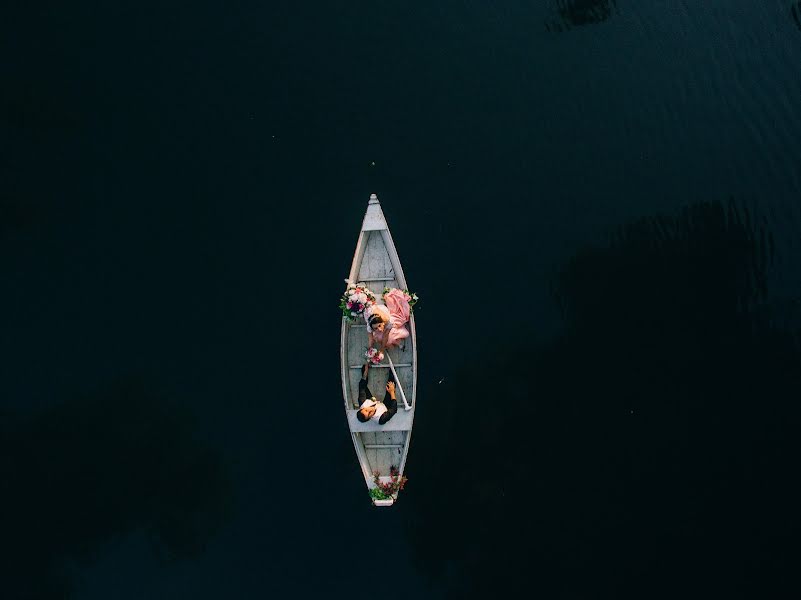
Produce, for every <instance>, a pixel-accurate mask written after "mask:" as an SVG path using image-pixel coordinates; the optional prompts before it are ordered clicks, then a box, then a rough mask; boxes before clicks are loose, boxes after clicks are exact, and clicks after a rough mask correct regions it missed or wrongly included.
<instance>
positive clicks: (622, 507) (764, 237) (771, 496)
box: [405, 203, 801, 598]
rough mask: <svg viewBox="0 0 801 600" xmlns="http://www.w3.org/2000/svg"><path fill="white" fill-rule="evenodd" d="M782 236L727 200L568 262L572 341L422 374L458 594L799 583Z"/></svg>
mask: <svg viewBox="0 0 801 600" xmlns="http://www.w3.org/2000/svg"><path fill="white" fill-rule="evenodd" d="M773 254H774V249H773V242H772V235H771V232H770V231H769V230H768V227H767V225H766V224H765V223H764V221H762V220H761V219H759V218H757V217H755V216H753V215H750V214H748V213H747V212H745V211H741V210H738V209H737V208H736V207H735V205H734V204H728V205H724V204H716V203H713V204H698V205H694V206H691V207H689V208H688V209H686V210H685V211H683V212H682V213H681V214H679V215H677V216H674V217H658V218H653V219H645V220H641V221H638V222H635V223H631V224H629V225H627V226H625V227H623V228H621V229H620V231H619V234H618V235H617V236H616V237H615V239H614V240H613V241H612V242H611V243H610V244H609V245H608V246H607V247H596V248H589V249H586V250H584V251H582V252H580V253H579V254H577V255H576V256H574V257H573V258H572V259H571V260H570V261H568V262H567V264H565V265H564V266H563V268H562V269H561V271H560V272H559V274H558V276H556V277H555V280H554V284H553V285H554V297H555V299H556V300H557V302H558V303H559V305H560V306H561V307H562V311H563V315H564V320H565V328H564V332H563V334H562V335H561V336H560V337H559V338H558V339H555V340H553V341H552V342H551V343H549V344H548V345H547V346H545V347H540V348H532V347H499V348H487V351H486V355H485V358H484V360H483V361H481V362H479V363H477V364H470V365H466V366H465V368H464V369H463V372H462V373H461V374H460V376H459V377H456V378H454V381H455V382H454V383H451V384H450V385H442V386H436V389H431V390H423V391H422V392H421V393H423V394H424V396H426V395H427V396H430V397H432V398H436V400H437V401H436V403H432V404H431V405H432V406H434V405H435V406H436V414H428V415H426V414H421V415H420V419H419V425H418V429H419V430H420V431H419V434H418V435H417V436H416V440H415V446H416V448H415V454H414V457H426V459H425V460H426V462H425V464H422V463H421V464H417V463H415V464H412V465H410V471H413V472H414V473H415V480H414V482H415V486H416V489H417V490H418V492H417V493H410V494H409V495H408V496H407V497H406V499H405V502H407V503H408V504H410V505H412V506H410V509H411V511H412V512H413V513H415V514H417V515H419V518H418V519H417V520H415V521H413V522H412V523H411V524H410V525H409V528H408V529H409V536H410V539H411V541H412V543H413V544H414V546H415V547H416V553H417V554H416V556H417V558H418V561H419V562H418V566H419V568H420V569H421V570H422V571H424V572H425V573H428V574H429V575H430V576H431V577H434V578H436V577H440V578H443V579H445V580H447V582H446V583H447V587H448V588H450V589H453V590H455V591H454V597H460V595H461V594H462V592H464V591H465V590H470V593H471V594H473V595H476V596H479V595H481V594H490V593H494V594H497V593H498V592H499V589H506V588H508V589H509V590H513V589H532V591H534V592H540V593H542V594H543V595H544V597H571V598H573V597H576V598H578V597H624V596H626V595H628V593H632V594H633V595H637V594H635V593H634V591H635V590H636V591H637V593H639V594H640V596H639V597H655V596H656V597H659V596H661V595H665V596H670V595H675V593H676V592H678V591H679V590H683V592H684V595H687V594H686V592H687V589H688V587H689V586H692V590H693V593H692V594H690V595H691V596H693V597H699V596H704V595H706V597H712V596H721V595H727V596H735V597H739V596H740V595H741V594H744V595H756V594H755V592H756V590H757V589H760V590H761V591H762V592H764V591H766V590H765V587H767V588H769V589H774V588H775V590H782V589H784V590H786V589H788V588H787V586H790V585H792V584H791V581H790V577H791V575H790V573H791V571H792V570H791V569H784V568H783V566H782V565H783V562H782V561H784V560H787V557H788V556H792V555H793V550H792V549H791V548H789V547H788V543H789V542H788V540H790V539H792V536H793V535H796V536H797V534H798V533H799V531H801V517H800V516H799V513H798V511H797V507H798V506H799V505H801V489H799V482H798V478H797V477H796V475H795V473H796V471H797V457H798V456H799V450H801V446H800V445H799V440H798V436H797V431H798V428H799V427H800V426H801V402H799V398H801V353H800V352H799V346H798V341H799V329H798V328H797V323H798V320H797V319H796V320H795V321H794V322H795V323H796V326H795V328H789V327H787V326H784V325H778V324H777V323H786V322H787V321H786V320H774V319H770V318H765V315H769V314H770V312H771V306H770V305H769V303H768V297H769V296H768V292H769V291H770V290H769V289H768V287H767V281H768V277H767V274H768V272H769V271H770V268H771V264H772V260H773V258H772V257H773ZM796 305H797V303H796ZM419 410H423V411H432V410H433V408H426V406H423V405H421V408H420V409H419ZM433 421H435V422H436V424H435V425H431V426H429V427H430V428H429V429H425V427H426V424H427V423H431V422H433ZM414 457H412V460H416V459H415V458H414ZM442 473H445V474H446V476H445V477H442V476H441V474H442ZM756 547H759V548H760V551H759V552H758V553H757V552H754V549H755V548H756ZM795 553H796V555H797V554H798V551H797V550H796V551H795ZM779 557H781V560H779ZM774 558H775V559H776V560H774ZM727 573H728V574H731V573H736V576H734V577H731V576H727V577H723V575H725V574H727ZM460 582H461V583H460ZM460 586H461V587H460ZM460 589H461V590H462V592H460V591H459V590H460ZM775 590H774V591H775ZM713 592H714V593H713Z"/></svg>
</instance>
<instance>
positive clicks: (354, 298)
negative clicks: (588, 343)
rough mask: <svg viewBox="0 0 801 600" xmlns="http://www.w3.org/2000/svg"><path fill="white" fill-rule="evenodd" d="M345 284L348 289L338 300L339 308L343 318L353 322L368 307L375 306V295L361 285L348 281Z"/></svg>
mask: <svg viewBox="0 0 801 600" xmlns="http://www.w3.org/2000/svg"><path fill="white" fill-rule="evenodd" d="M345 283H347V284H348V288H347V289H346V290H345V293H344V294H342V298H340V299H339V308H340V309H341V310H342V316H343V317H345V318H346V319H348V320H349V321H354V320H356V318H357V317H360V316H361V315H362V314H363V313H364V311H365V310H367V308H368V307H370V306H372V305H373V304H375V294H373V292H371V291H370V289H369V288H368V287H367V286H366V285H365V284H363V283H353V282H352V281H350V280H348V279H346V280H345Z"/></svg>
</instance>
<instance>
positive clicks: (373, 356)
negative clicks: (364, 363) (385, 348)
mask: <svg viewBox="0 0 801 600" xmlns="http://www.w3.org/2000/svg"><path fill="white" fill-rule="evenodd" d="M364 355H365V356H366V357H367V360H369V361H370V364H373V365H377V364H378V363H380V362H381V361H382V360H384V353H383V352H379V351H378V350H376V349H375V348H368V350H367V352H365V353H364Z"/></svg>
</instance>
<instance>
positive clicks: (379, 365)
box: [350, 363, 412, 369]
mask: <svg viewBox="0 0 801 600" xmlns="http://www.w3.org/2000/svg"><path fill="white" fill-rule="evenodd" d="M363 366H364V365H350V368H351V369H361V368H362V367H363ZM411 366H412V364H411V363H398V364H397V365H395V368H396V369H399V368H400V367H411ZM376 367H378V368H381V369H388V368H389V364H384V363H381V364H378V365H370V368H371V369H375V368H376Z"/></svg>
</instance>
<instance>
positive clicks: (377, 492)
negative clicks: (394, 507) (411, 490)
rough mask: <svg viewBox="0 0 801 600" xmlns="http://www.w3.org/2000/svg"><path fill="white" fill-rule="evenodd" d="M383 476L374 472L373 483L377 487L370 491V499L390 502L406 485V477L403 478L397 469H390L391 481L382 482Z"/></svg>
mask: <svg viewBox="0 0 801 600" xmlns="http://www.w3.org/2000/svg"><path fill="white" fill-rule="evenodd" d="M380 477H381V474H380V473H379V472H378V471H373V483H375V487H374V488H372V489H371V490H370V497H371V498H372V499H373V500H389V499H390V498H392V497H393V496H394V495H395V494H397V493H398V492H399V491H401V490H402V489H403V486H404V485H406V481H407V479H406V476H405V475H403V476H401V474H400V472H399V471H398V469H397V468H396V467H390V468H389V481H387V482H386V483H385V482H383V481H381V479H380Z"/></svg>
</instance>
